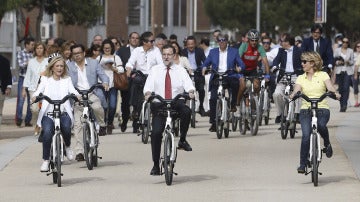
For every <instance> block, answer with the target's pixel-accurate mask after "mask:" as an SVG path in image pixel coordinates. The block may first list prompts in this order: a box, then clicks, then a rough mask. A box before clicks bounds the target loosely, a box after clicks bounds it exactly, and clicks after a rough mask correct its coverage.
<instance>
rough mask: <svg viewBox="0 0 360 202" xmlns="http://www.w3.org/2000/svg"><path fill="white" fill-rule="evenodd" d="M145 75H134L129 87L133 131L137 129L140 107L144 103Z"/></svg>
mask: <svg viewBox="0 0 360 202" xmlns="http://www.w3.org/2000/svg"><path fill="white" fill-rule="evenodd" d="M146 78H147V75H144V76H140V75H136V76H135V77H134V78H133V79H132V81H131V86H130V101H129V102H130V105H132V106H133V127H134V129H138V128H139V124H138V121H139V115H140V112H141V106H142V103H143V101H144V93H143V89H144V85H145V82H146Z"/></svg>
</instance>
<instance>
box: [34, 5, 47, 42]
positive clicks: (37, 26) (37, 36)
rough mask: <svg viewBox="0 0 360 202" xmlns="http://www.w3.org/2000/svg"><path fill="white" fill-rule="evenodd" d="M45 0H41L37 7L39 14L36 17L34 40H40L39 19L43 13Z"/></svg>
mask: <svg viewBox="0 0 360 202" xmlns="http://www.w3.org/2000/svg"><path fill="white" fill-rule="evenodd" d="M44 1H45V0H41V6H40V7H39V14H38V16H37V18H36V37H35V39H36V41H41V21H42V19H43V15H44V3H45V2H44Z"/></svg>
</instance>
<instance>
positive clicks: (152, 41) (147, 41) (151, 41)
mask: <svg viewBox="0 0 360 202" xmlns="http://www.w3.org/2000/svg"><path fill="white" fill-rule="evenodd" d="M149 42H150V43H154V42H155V40H154V39H153V40H146V41H145V43H149Z"/></svg>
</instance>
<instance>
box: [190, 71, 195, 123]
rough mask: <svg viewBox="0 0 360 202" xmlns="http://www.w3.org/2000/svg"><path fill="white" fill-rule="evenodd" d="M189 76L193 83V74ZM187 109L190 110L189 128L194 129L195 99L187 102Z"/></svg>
mask: <svg viewBox="0 0 360 202" xmlns="http://www.w3.org/2000/svg"><path fill="white" fill-rule="evenodd" d="M189 76H190V78H191V80H192V81H193V83H194V82H195V81H194V73H192V74H189ZM189 108H190V110H191V119H190V126H191V127H192V128H195V127H196V110H195V109H196V100H195V98H193V99H190V100H189Z"/></svg>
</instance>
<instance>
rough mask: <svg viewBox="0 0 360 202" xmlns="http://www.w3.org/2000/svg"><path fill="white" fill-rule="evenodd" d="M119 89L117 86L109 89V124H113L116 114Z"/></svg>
mask: <svg viewBox="0 0 360 202" xmlns="http://www.w3.org/2000/svg"><path fill="white" fill-rule="evenodd" d="M117 95H118V90H117V89H115V88H110V90H109V110H108V120H107V123H108V125H109V126H111V125H113V122H114V116H115V112H116V103H117Z"/></svg>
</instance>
